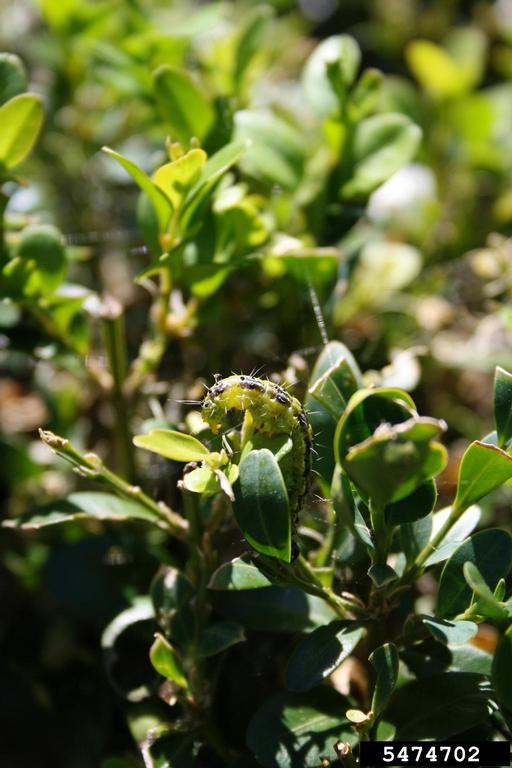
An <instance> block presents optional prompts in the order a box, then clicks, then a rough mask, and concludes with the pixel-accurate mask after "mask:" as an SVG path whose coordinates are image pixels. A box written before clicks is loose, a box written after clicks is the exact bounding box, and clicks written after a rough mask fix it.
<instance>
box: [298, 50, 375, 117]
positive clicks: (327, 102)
mask: <svg viewBox="0 0 512 768" xmlns="http://www.w3.org/2000/svg"><path fill="white" fill-rule="evenodd" d="M360 62H361V50H360V48H359V46H358V44H357V42H356V41H355V40H354V38H353V37H350V36H349V35H333V36H332V37H328V38H327V39H326V40H324V41H323V42H321V43H320V45H317V47H316V48H315V50H314V51H313V53H312V54H311V56H310V57H309V59H308V60H307V62H306V65H305V67H304V71H303V73H302V88H303V89H304V94H305V96H306V99H307V100H308V102H309V103H310V104H311V107H312V108H313V109H314V111H315V112H316V113H317V115H319V116H320V117H322V118H324V117H328V116H329V115H332V114H333V113H334V112H337V111H338V110H339V109H340V103H339V99H338V96H337V94H336V92H335V91H334V89H333V87H332V85H331V80H330V79H329V77H328V76H327V65H328V64H331V65H335V66H336V67H337V69H338V72H339V77H340V80H341V82H342V84H343V85H344V86H345V89H346V88H348V87H349V86H351V85H352V83H353V82H354V79H355V77H356V74H357V70H358V69H359V64H360Z"/></svg>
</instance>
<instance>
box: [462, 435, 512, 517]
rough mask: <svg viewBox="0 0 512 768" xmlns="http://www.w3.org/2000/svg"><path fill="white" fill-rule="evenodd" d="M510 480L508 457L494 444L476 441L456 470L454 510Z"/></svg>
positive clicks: (464, 506)
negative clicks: (457, 470) (457, 474)
mask: <svg viewBox="0 0 512 768" xmlns="http://www.w3.org/2000/svg"><path fill="white" fill-rule="evenodd" d="M511 477H512V457H511V456H509V455H508V453H505V451H502V450H501V448H497V447H496V446H494V445H489V444H487V443H481V442H480V441H478V440H476V441H475V442H473V443H471V445H470V446H469V447H468V448H467V450H466V452H465V453H464V456H463V457H462V461H461V463H460V467H459V478H458V481H457V495H456V497H455V501H454V504H453V507H454V509H457V510H459V511H460V512H462V511H463V510H465V509H467V508H468V507H470V506H471V505H472V504H476V502H477V501H480V499H482V498H483V497H484V496H487V494H488V493H491V491H494V490H496V488H499V487H500V486H501V485H503V484H504V483H506V482H507V480H510V478H511Z"/></svg>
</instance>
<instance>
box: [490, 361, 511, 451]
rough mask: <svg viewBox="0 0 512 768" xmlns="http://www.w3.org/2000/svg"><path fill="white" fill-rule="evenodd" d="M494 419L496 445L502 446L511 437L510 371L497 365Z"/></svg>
mask: <svg viewBox="0 0 512 768" xmlns="http://www.w3.org/2000/svg"><path fill="white" fill-rule="evenodd" d="M494 420H495V422H496V431H497V433H498V447H499V448H504V447H505V445H506V444H507V443H508V441H509V440H510V439H511V438H512V373H509V372H508V371H505V370H504V369H503V368H500V367H499V366H498V367H497V368H496V373H495V375H494Z"/></svg>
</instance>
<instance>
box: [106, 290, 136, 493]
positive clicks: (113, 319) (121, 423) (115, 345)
mask: <svg viewBox="0 0 512 768" xmlns="http://www.w3.org/2000/svg"><path fill="white" fill-rule="evenodd" d="M100 318H101V325H102V331H103V341H104V345H105V352H106V354H107V358H108V361H109V367H110V373H111V374H112V388H111V393H110V394H111V400H112V408H113V410H114V415H115V429H114V437H115V440H116V444H117V455H118V462H119V468H120V474H121V475H122V476H123V477H125V478H126V479H127V480H130V479H131V478H133V477H134V474H135V458H134V452H133V443H132V434H131V430H130V418H129V413H128V408H127V403H126V398H125V396H124V393H123V385H124V381H125V378H126V372H127V369H128V359H127V353H126V334H125V327H124V317H123V307H122V305H121V304H120V303H119V302H118V301H117V300H116V299H114V298H113V297H112V296H107V297H105V299H104V300H103V306H102V310H101V314H100Z"/></svg>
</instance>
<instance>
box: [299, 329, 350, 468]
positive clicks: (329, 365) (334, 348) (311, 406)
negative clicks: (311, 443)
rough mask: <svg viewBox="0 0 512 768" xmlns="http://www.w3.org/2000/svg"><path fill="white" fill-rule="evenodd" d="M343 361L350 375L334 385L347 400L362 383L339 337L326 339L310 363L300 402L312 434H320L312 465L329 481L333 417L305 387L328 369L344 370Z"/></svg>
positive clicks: (331, 463) (313, 384) (331, 462)
mask: <svg viewBox="0 0 512 768" xmlns="http://www.w3.org/2000/svg"><path fill="white" fill-rule="evenodd" d="M343 361H345V362H346V364H347V366H348V368H349V370H350V372H351V374H352V376H351V377H349V378H347V386H346V387H341V382H340V380H339V379H338V380H337V385H336V386H337V387H338V389H340V392H341V395H342V397H343V399H344V400H345V401H348V400H349V399H350V397H351V396H352V395H353V394H354V392H356V391H357V389H358V388H359V387H360V386H362V377H361V372H360V371H359V368H358V366H357V363H356V361H355V359H354V357H353V355H352V353H351V352H350V350H349V349H348V348H347V347H346V346H345V345H344V344H342V343H341V341H330V342H329V343H328V344H327V345H326V346H325V347H324V349H323V350H322V352H321V354H320V355H319V357H318V359H317V361H316V363H315V365H314V367H313V372H312V374H311V378H310V381H309V387H308V394H307V396H306V401H305V406H304V407H305V410H306V412H307V414H308V418H309V421H310V423H311V427H312V429H313V434H321V435H322V440H321V442H319V444H318V445H316V446H315V448H316V451H317V453H316V454H315V455H314V457H313V466H314V469H315V470H316V471H317V472H319V474H320V475H321V477H322V478H323V479H324V480H325V481H326V482H330V481H331V478H332V474H333V472H334V456H333V451H332V444H333V440H334V433H335V430H336V421H335V419H334V418H333V416H332V414H331V412H330V411H329V410H327V408H325V407H324V406H323V405H322V403H320V402H319V401H318V400H316V399H315V398H314V397H313V396H312V395H311V394H309V389H311V388H312V387H314V386H315V384H316V382H317V381H318V380H319V379H321V378H322V376H323V375H324V374H325V373H326V372H327V371H329V370H330V369H333V368H336V369H338V368H339V370H340V371H341V370H344V368H342V367H341V366H342V363H343Z"/></svg>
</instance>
